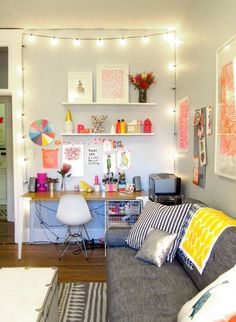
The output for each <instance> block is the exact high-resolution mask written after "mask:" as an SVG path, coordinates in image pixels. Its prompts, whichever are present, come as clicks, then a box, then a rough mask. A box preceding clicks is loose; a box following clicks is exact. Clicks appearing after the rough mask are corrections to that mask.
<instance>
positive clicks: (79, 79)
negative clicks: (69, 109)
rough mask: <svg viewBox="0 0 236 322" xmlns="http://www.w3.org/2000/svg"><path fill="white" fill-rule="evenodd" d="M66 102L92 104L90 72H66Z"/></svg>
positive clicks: (91, 78) (91, 77)
mask: <svg viewBox="0 0 236 322" xmlns="http://www.w3.org/2000/svg"><path fill="white" fill-rule="evenodd" d="M68 102H69V103H78V104H79V103H92V102H93V73H92V72H68Z"/></svg>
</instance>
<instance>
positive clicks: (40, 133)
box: [29, 119, 55, 146]
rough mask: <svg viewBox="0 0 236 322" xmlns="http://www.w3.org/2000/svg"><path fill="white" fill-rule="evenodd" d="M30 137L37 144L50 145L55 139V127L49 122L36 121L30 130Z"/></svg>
mask: <svg viewBox="0 0 236 322" xmlns="http://www.w3.org/2000/svg"><path fill="white" fill-rule="evenodd" d="M29 137H30V139H31V141H32V142H34V143H35V144H38V145H43V146H45V145H48V144H50V143H51V142H52V141H53V140H54V137H55V130H54V126H53V125H52V123H50V122H49V121H48V120H44V119H40V120H37V121H34V122H33V123H32V124H31V125H30V128H29Z"/></svg>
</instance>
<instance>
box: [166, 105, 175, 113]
mask: <svg viewBox="0 0 236 322" xmlns="http://www.w3.org/2000/svg"><path fill="white" fill-rule="evenodd" d="M168 114H170V115H174V114H175V109H174V107H173V106H170V107H169V108H168Z"/></svg>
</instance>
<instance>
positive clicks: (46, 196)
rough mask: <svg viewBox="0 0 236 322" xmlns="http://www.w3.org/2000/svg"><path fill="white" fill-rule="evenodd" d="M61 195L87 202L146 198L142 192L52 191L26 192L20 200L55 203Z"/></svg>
mask: <svg viewBox="0 0 236 322" xmlns="http://www.w3.org/2000/svg"><path fill="white" fill-rule="evenodd" d="M63 195H74V196H76V195H82V196H83V197H84V198H85V199H86V200H87V201H101V200H134V199H136V198H137V197H144V196H146V194H145V192H144V191H135V192H132V193H124V192H78V191H65V192H61V191H53V192H49V191H47V192H27V193H25V194H24V195H22V196H21V197H22V198H30V199H31V200H38V201H54V200H55V201H56V200H60V198H61V196H63Z"/></svg>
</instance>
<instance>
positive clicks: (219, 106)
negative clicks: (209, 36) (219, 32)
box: [215, 36, 236, 180]
mask: <svg viewBox="0 0 236 322" xmlns="http://www.w3.org/2000/svg"><path fill="white" fill-rule="evenodd" d="M227 48H230V50H226V49H227ZM216 56H217V85H218V86H217V100H216V101H217V102H216V145H215V147H216V148H215V172H216V173H217V174H219V175H221V176H224V177H227V178H230V179H233V180H236V36H235V37H234V38H233V39H232V40H230V41H229V42H227V43H226V44H225V45H224V46H222V47H221V48H220V49H219V50H218V51H217V52H216Z"/></svg>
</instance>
